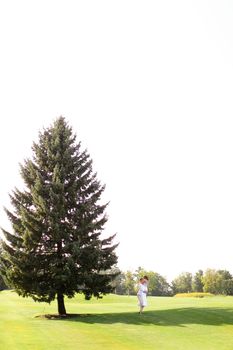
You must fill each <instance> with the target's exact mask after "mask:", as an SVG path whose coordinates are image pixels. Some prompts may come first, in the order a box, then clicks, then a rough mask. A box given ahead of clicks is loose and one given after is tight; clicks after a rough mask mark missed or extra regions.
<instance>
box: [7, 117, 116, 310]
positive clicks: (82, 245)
mask: <svg viewBox="0 0 233 350" xmlns="http://www.w3.org/2000/svg"><path fill="white" fill-rule="evenodd" d="M32 151H33V158H32V160H30V159H27V160H25V162H24V164H23V165H21V175H22V178H23V180H24V184H25V186H24V188H23V190H19V189H15V190H14V191H12V194H11V195H10V199H11V203H12V209H11V210H8V209H5V210H6V213H7V215H8V217H9V219H10V221H11V223H12V232H11V233H10V232H8V231H6V230H3V233H4V236H5V239H4V240H3V241H2V247H3V253H2V254H1V266H2V273H3V274H4V275H5V277H6V279H7V280H8V281H9V283H10V284H11V285H12V286H13V288H14V289H15V290H16V292H17V293H18V294H19V295H21V296H23V297H27V296H30V297H32V298H33V299H34V300H35V301H41V302H51V301H52V300H54V299H55V298H56V299H57V302H58V313H59V314H60V315H66V308H65V303H64V296H68V297H73V296H74V295H75V293H84V294H85V297H86V299H90V298H91V297H92V296H95V297H100V296H101V295H103V294H105V293H109V292H111V290H112V287H111V281H112V279H113V278H114V273H111V271H112V267H113V266H114V265H115V264H116V262H117V257H116V254H115V248H116V244H113V238H114V235H112V236H110V237H108V238H102V236H101V233H102V232H103V229H104V225H105V223H106V221H107V217H106V213H105V209H106V206H107V204H103V203H101V201H100V199H101V194H102V193H103V191H104V186H103V185H101V184H100V182H99V181H98V180H97V177H96V173H94V172H93V169H92V160H91V159H90V156H89V154H88V153H87V151H86V150H85V151H82V150H81V145H80V143H76V136H75V135H74V134H73V132H72V129H71V127H70V126H69V125H68V124H67V122H66V121H65V119H64V118H63V117H60V118H58V119H57V120H56V121H55V122H54V124H53V125H52V126H51V127H49V128H47V129H44V130H43V132H41V133H39V138H38V142H37V143H33V146H32Z"/></svg>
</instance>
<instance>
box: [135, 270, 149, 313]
mask: <svg viewBox="0 0 233 350" xmlns="http://www.w3.org/2000/svg"><path fill="white" fill-rule="evenodd" d="M148 282H149V278H148V277H147V276H144V277H142V278H140V280H139V284H138V292H137V297H138V306H139V314H140V315H141V314H142V312H143V309H144V307H145V306H147V300H146V295H147V293H148Z"/></svg>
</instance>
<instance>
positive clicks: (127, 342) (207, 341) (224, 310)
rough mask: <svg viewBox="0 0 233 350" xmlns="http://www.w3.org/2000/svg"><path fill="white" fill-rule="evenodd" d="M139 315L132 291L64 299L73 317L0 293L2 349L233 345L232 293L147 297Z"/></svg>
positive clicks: (225, 349)
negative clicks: (49, 316) (56, 315)
mask: <svg viewBox="0 0 233 350" xmlns="http://www.w3.org/2000/svg"><path fill="white" fill-rule="evenodd" d="M148 304H149V306H148V307H147V309H146V311H145V313H144V314H143V315H139V314H138V308H137V300H136V297H134V296H130V297H128V296H116V295H109V296H106V297H104V298H103V299H100V300H96V299H92V300H91V301H85V300H84V298H83V297H82V296H81V295H79V296H77V297H76V298H74V299H68V300H66V308H67V312H68V313H75V314H79V316H77V317H75V318H73V319H67V320H48V319H44V318H39V317H36V316H38V315H44V314H53V313H56V312H57V309H56V307H57V306H56V302H54V303H52V304H51V305H48V304H41V303H35V302H33V301H32V300H31V299H23V298H20V297H18V296H17V294H16V293H14V292H12V291H3V292H0V349H1V350H42V349H43V350H49V349H52V350H56V349H57V350H58V349H59V350H61V349H66V350H73V349H75V350H77V349H80V350H92V349H93V350H103V349H106V350H114V349H116V350H121V349H124V350H126V349H132V350H134V349H135V350H136V349H138V350H139V349H140V350H142V349H145V350H150V349H153V350H157V349H158V350H164V349H166V350H170V349H172V350H202V349H205V350H207V349H209V350H215V349H216V350H232V349H233V297H211V298H202V299H199V298H159V297H149V298H148Z"/></svg>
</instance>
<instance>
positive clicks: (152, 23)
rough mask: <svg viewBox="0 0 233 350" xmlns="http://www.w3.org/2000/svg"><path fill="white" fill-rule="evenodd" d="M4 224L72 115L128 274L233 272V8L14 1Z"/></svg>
mask: <svg viewBox="0 0 233 350" xmlns="http://www.w3.org/2000/svg"><path fill="white" fill-rule="evenodd" d="M0 45H1V46H0V48H1V55H0V116H1V130H0V160H1V182H0V224H1V226H3V227H7V225H8V222H7V220H6V217H5V213H4V212H3V209H2V207H3V206H7V205H8V203H9V200H8V193H9V192H11V190H12V189H13V188H14V187H15V186H18V185H19V183H20V178H19V162H22V161H23V159H24V158H27V157H30V156H31V145H32V142H33V141H36V139H37V136H38V132H39V130H42V128H43V127H48V126H49V125H50V124H51V123H52V122H53V121H54V119H55V118H56V117H58V116H60V115H63V116H64V117H66V118H67V121H68V122H69V123H70V125H71V126H72V128H73V131H74V132H75V133H77V138H78V140H80V141H82V145H83V147H85V148H87V149H88V151H89V153H90V155H91V158H92V159H93V161H94V169H95V170H96V171H97V172H98V178H99V179H100V180H101V181H102V183H105V184H106V191H105V198H106V200H110V202H111V203H110V205H109V208H108V215H109V222H108V227H107V229H108V230H107V232H108V233H109V234H112V233H115V232H117V241H119V242H120V246H119V248H118V250H117V252H118V255H119V267H120V268H122V269H123V270H126V269H136V268H137V267H138V266H143V267H144V268H146V269H152V270H154V271H157V272H159V273H161V274H162V275H164V276H165V277H167V278H168V279H171V278H173V277H175V276H176V275H178V274H179V273H181V272H183V271H190V272H195V271H197V270H198V269H199V268H202V269H206V268H208V267H210V268H226V269H228V270H229V271H231V273H233V254H232V243H233V137H232V133H233V104H232V96H233V2H232V1H230V0H229V1H227V0H219V1H216V0H215V1H214V0H210V1H206V0H200V1H198V0H196V1H189V0H183V1H181V0H180V1H179V0H177V1H173V0H170V1H166V0H160V1H158V0H157V1H156V0H153V1H137V0H133V1H129V0H128V1H127V0H117V1H111V0H106V1H101V0H100V1H96V0H93V1H88V0H85V1H77V0H76V1H69V0H66V1H58V0H56V1H49V0H46V1H31V0H30V1H25V0H24V1H23V0H21V1H10V0H8V1H2V2H0Z"/></svg>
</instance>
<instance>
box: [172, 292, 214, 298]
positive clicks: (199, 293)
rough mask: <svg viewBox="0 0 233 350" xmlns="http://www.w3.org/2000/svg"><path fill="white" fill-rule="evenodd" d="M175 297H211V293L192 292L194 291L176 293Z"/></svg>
mask: <svg viewBox="0 0 233 350" xmlns="http://www.w3.org/2000/svg"><path fill="white" fill-rule="evenodd" d="M174 296H175V297H178V298H180V297H184V298H204V297H212V296H213V294H211V293H201V292H194V293H178V294H176V295H174Z"/></svg>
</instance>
